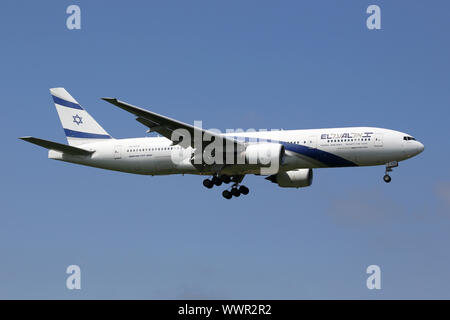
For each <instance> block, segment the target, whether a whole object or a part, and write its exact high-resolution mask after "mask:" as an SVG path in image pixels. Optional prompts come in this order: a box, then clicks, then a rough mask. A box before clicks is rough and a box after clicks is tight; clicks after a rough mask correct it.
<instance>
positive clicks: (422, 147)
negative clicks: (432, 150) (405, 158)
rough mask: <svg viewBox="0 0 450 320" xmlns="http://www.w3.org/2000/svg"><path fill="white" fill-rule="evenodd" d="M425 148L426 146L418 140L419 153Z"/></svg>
mask: <svg viewBox="0 0 450 320" xmlns="http://www.w3.org/2000/svg"><path fill="white" fill-rule="evenodd" d="M424 149H425V146H424V145H423V144H422V143H420V142H419V141H417V154H419V153H421V152H422V151H423V150H424Z"/></svg>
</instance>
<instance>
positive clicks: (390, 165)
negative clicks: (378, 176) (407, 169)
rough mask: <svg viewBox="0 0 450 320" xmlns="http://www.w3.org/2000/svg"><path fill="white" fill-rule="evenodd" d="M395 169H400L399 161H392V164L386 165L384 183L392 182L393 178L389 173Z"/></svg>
mask: <svg viewBox="0 0 450 320" xmlns="http://www.w3.org/2000/svg"><path fill="white" fill-rule="evenodd" d="M395 167H398V162H397V161H391V162H388V163H386V170H385V172H384V177H383V180H384V182H386V183H389V182H391V180H392V178H391V176H390V175H389V172H392V168H395Z"/></svg>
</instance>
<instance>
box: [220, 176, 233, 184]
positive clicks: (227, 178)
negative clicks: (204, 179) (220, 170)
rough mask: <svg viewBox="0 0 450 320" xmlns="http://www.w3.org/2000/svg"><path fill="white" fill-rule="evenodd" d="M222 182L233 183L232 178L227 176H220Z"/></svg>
mask: <svg viewBox="0 0 450 320" xmlns="http://www.w3.org/2000/svg"><path fill="white" fill-rule="evenodd" d="M220 180H222V182H223V183H226V184H228V183H230V182H231V178H230V177H229V176H227V175H226V174H224V175H221V176H220Z"/></svg>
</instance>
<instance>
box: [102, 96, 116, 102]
mask: <svg viewBox="0 0 450 320" xmlns="http://www.w3.org/2000/svg"><path fill="white" fill-rule="evenodd" d="M102 100H105V101H107V102H115V101H117V99H116V98H109V97H105V98H102Z"/></svg>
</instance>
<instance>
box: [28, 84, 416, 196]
mask: <svg viewBox="0 0 450 320" xmlns="http://www.w3.org/2000/svg"><path fill="white" fill-rule="evenodd" d="M50 93H51V95H52V97H53V101H54V103H55V106H56V111H57V112H58V115H59V118H60V120H61V124H62V126H63V128H64V132H65V134H66V137H67V141H68V145H66V144H61V143H57V142H52V141H48V140H43V139H38V138H34V137H22V138H21V139H22V140H25V141H28V142H31V143H34V144H36V145H39V146H41V147H44V148H47V149H49V152H48V157H49V158H50V159H56V160H61V161H66V162H71V163H76V164H81V165H86V166H91V167H97V168H102V169H108V170H115V171H121V172H127V173H134V174H142V175H168V174H196V175H205V176H211V178H207V179H205V180H204V181H203V185H204V186H205V187H206V188H209V189H210V188H212V187H214V186H220V185H221V184H222V183H225V184H228V183H231V187H230V188H227V189H226V190H224V191H223V193H222V195H223V197H224V198H226V199H231V198H232V197H233V196H234V197H239V196H240V195H241V194H243V195H246V194H248V192H249V189H248V188H247V187H246V186H244V185H242V184H241V182H242V180H243V178H244V176H245V175H247V174H256V175H263V176H266V179H267V180H269V181H271V182H273V183H276V184H278V185H279V186H280V187H287V188H289V187H293V188H300V187H308V186H310V185H311V183H312V179H313V169H314V168H330V167H357V166H376V165H385V167H386V168H385V175H384V177H383V179H384V181H385V182H390V181H391V177H390V176H389V172H390V171H392V168H394V167H397V166H398V162H399V161H402V160H406V159H409V158H411V157H413V156H415V155H417V154H419V153H421V152H422V151H423V149H424V146H423V144H422V143H420V142H419V141H417V140H416V139H415V138H414V137H412V136H411V135H409V134H406V133H402V132H399V131H394V130H389V129H381V128H373V127H351V128H330V129H311V130H271V131H259V132H256V131H253V132H232V133H224V134H222V133H220V132H217V131H213V130H205V129H202V128H201V127H199V126H195V125H194V126H193V125H190V124H187V123H183V122H180V121H177V120H174V119H171V118H168V117H166V116H162V115H159V114H157V113H154V112H151V111H148V110H145V109H142V108H139V107H135V106H133V105H130V104H128V103H125V102H122V101H120V100H117V99H115V98H103V100H105V101H107V102H109V103H111V104H113V105H115V106H117V107H119V108H121V109H123V110H125V111H128V112H130V113H131V114H133V115H134V116H135V117H136V120H137V121H139V122H140V123H142V124H143V125H144V126H147V127H148V129H149V130H148V132H157V133H159V134H160V135H161V136H160V137H145V138H133V139H115V138H113V137H111V136H110V135H109V134H108V133H107V132H106V131H105V130H104V129H103V128H102V127H101V126H100V125H99V124H98V123H97V122H96V121H95V120H94V118H92V117H91V116H90V115H89V113H87V111H86V110H85V109H84V108H82V107H81V105H80V104H79V103H78V102H77V101H76V100H75V99H74V98H73V97H72V96H71V95H70V94H69V93H68V92H67V91H66V90H65V89H64V88H53V89H50Z"/></svg>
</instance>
